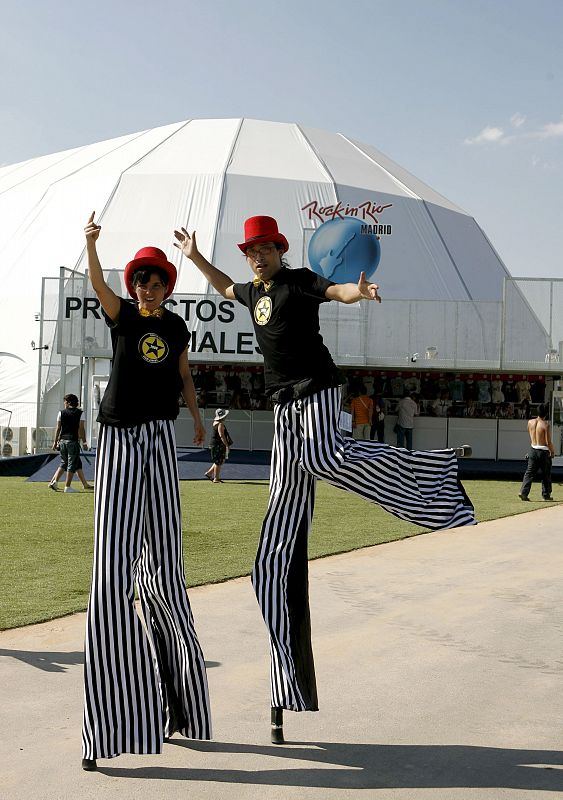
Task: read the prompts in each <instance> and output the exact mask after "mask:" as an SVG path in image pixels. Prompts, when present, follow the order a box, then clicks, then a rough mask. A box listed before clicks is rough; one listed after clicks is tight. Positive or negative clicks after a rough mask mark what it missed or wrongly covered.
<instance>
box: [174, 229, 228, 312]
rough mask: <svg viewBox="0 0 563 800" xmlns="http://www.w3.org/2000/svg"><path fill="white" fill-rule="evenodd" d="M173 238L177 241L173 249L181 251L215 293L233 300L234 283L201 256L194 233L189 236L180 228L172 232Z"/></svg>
mask: <svg viewBox="0 0 563 800" xmlns="http://www.w3.org/2000/svg"><path fill="white" fill-rule="evenodd" d="M174 236H175V237H176V239H177V240H178V241H176V242H174V247H177V248H178V250H181V251H182V253H183V254H184V255H185V256H186V258H189V259H190V261H193V262H194V264H195V265H196V267H197V268H198V270H199V271H200V272H201V274H202V275H203V276H204V277H205V278H207V280H208V281H209V283H210V284H211V285H212V286H213V288H214V289H215V290H216V291H217V292H219V294H221V295H223V297H226V298H227V300H234V299H235V293H234V291H233V284H234V281H233V280H232V278H229V276H228V275H225V273H224V272H221V270H220V269H217V267H214V266H213V264H210V263H209V261H208V260H207V259H206V258H204V257H203V256H202V255H201V253H200V252H199V250H198V249H197V242H196V239H195V231H194V232H193V233H192V235H191V236H190V234H189V233H188V232H187V230H186V229H185V228H182V229H181V230H179V231H174Z"/></svg>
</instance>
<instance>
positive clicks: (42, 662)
mask: <svg viewBox="0 0 563 800" xmlns="http://www.w3.org/2000/svg"><path fill="white" fill-rule="evenodd" d="M1 656H4V657H5V658H15V659H17V660H18V661H22V662H23V663H24V664H29V665H30V666H31V667H36V668H37V669H42V670H44V671H45V672H66V671H67V667H74V666H76V665H77V664H84V653H83V652H82V651H80V652H78V653H53V652H51V653H49V652H43V653H41V652H36V651H33V650H8V649H6V648H0V657H1ZM205 666H206V667H207V669H211V668H212V667H220V666H221V662H220V661H206V662H205Z"/></svg>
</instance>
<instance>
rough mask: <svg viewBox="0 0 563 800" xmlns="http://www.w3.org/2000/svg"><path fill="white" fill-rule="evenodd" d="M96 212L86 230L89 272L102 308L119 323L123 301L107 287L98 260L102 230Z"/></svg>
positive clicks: (93, 212)
mask: <svg viewBox="0 0 563 800" xmlns="http://www.w3.org/2000/svg"><path fill="white" fill-rule="evenodd" d="M95 213H96V212H95V211H92V213H91V214H90V219H89V220H88V223H87V225H86V227H85V228H84V234H85V236H86V253H87V254H88V272H89V275H90V283H91V284H92V288H93V289H94V291H95V292H96V296H97V298H98V300H99V301H100V303H101V306H102V308H103V309H104V311H105V312H106V314H107V315H108V317H109V318H110V319H111V320H113V321H114V322H116V321H117V318H118V317H119V308H120V306H121V301H120V299H119V297H118V296H117V295H116V294H115V292H114V291H113V290H112V289H110V287H109V286H108V285H107V283H106V281H105V278H104V273H103V271H102V265H101V264H100V259H99V258H98V253H97V250H96V241H97V239H98V236H99V235H100V231H101V230H102V229H101V227H100V225H97V224H96V223H95V222H94V215H95Z"/></svg>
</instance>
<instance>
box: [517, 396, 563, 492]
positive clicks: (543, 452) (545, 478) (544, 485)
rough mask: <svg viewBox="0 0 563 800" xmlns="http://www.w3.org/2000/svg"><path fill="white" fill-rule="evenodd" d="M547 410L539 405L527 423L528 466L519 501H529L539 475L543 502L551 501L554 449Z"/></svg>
mask: <svg viewBox="0 0 563 800" xmlns="http://www.w3.org/2000/svg"><path fill="white" fill-rule="evenodd" d="M548 413H549V408H548V406H547V404H545V403H541V404H540V406H539V408H538V415H537V417H535V419H531V420H530V421H529V422H528V433H529V435H530V452H529V453H528V456H527V458H528V466H527V468H526V472H525V473H524V478H523V479H522V486H521V487H520V494H519V495H518V496H519V498H520V500H525V501H528V502H529V500H530V498H529V494H530V489H531V488H532V482H533V480H534V478H535V477H536V475H538V474H540V475H541V493H542V497H543V499H544V500H553V497H552V496H551V459H552V458H553V456H554V455H555V447H554V446H553V441H552V439H551V428H550V425H549V422H548V419H547V417H548Z"/></svg>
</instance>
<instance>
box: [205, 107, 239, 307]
mask: <svg viewBox="0 0 563 800" xmlns="http://www.w3.org/2000/svg"><path fill="white" fill-rule="evenodd" d="M243 123H244V118H243V117H241V118H240V119H239V122H238V127H237V129H236V132H235V135H234V136H233V141H232V144H231V147H230V148H229V154H228V155H227V158H226V159H225V164H224V166H223V170H222V175H221V189H220V191H219V202H218V203H217V206H216V208H215V224H214V225H213V228H212V230H213V238H212V239H211V243H210V247H209V260H210V261H211V263H212V264H213V263H214V262H215V244H216V243H217V231H218V230H219V220H220V218H221V211H222V209H223V196H224V194H225V184H226V182H227V172H228V171H229V167H230V166H231V162H232V160H233V155H234V152H235V148H236V146H237V142H238V140H239V136H240V132H241V130H242V126H243ZM209 294H213V292H211V291H210V284H209V283H208V284H207V291H206V295H209Z"/></svg>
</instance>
